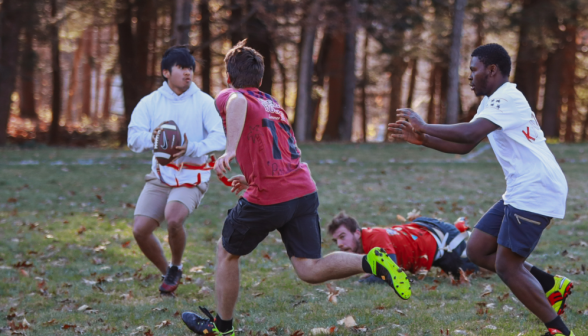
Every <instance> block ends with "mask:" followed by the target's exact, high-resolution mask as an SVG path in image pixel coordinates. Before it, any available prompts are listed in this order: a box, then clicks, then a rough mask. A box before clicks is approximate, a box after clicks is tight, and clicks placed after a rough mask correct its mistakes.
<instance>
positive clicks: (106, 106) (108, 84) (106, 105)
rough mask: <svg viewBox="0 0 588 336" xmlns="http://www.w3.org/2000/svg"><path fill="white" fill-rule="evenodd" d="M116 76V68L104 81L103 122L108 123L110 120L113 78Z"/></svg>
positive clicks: (108, 72)
mask: <svg viewBox="0 0 588 336" xmlns="http://www.w3.org/2000/svg"><path fill="white" fill-rule="evenodd" d="M113 75H114V68H113V69H109V70H108V71H107V72H106V80H105V81H104V101H103V102H102V120H103V121H108V119H110V92H111V90H112V77H113Z"/></svg>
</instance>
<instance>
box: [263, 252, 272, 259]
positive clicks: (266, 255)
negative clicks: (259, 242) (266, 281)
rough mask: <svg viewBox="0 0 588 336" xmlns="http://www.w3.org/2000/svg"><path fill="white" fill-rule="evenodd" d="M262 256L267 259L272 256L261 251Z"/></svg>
mask: <svg viewBox="0 0 588 336" xmlns="http://www.w3.org/2000/svg"><path fill="white" fill-rule="evenodd" d="M263 257H264V258H265V259H267V260H272V257H271V256H270V255H269V254H268V253H267V252H264V253H263Z"/></svg>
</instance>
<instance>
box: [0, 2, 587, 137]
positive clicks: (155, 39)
mask: <svg viewBox="0 0 588 336" xmlns="http://www.w3.org/2000/svg"><path fill="white" fill-rule="evenodd" d="M586 3H588V1H585V0H562V1H554V0H512V1H506V0H497V1H483V0H470V1H467V0H377V1H376V0H92V1H90V0H24V1H23V0H0V145H4V144H6V143H7V142H8V143H19V144H23V143H24V144H34V143H48V144H52V145H54V144H60V145H75V146H121V145H124V144H125V143H126V130H127V127H126V126H127V125H128V122H129V120H130V115H131V113H132V111H133V108H134V107H135V105H136V104H137V103H138V101H139V100H140V99H141V98H142V97H144V96H145V95H147V94H149V93H150V92H152V91H153V90H155V89H157V88H158V87H159V86H160V85H161V83H162V78H161V71H160V61H161V57H162V54H163V52H164V51H165V50H166V49H167V48H169V47H170V46H173V45H178V44H182V45H188V46H189V47H190V49H191V50H192V51H193V55H194V57H195V58H196V59H197V61H198V62H197V68H196V75H195V82H196V84H197V85H198V86H199V87H200V88H201V89H202V90H203V91H205V92H207V93H209V94H210V95H212V96H213V97H214V96H215V95H216V94H218V93H219V92H220V90H222V89H223V88H224V87H226V79H225V71H224V63H223V56H224V53H225V52H226V51H227V50H228V49H230V48H231V46H232V45H234V44H235V43H236V42H238V41H239V40H241V39H244V38H247V39H248V45H249V46H251V47H253V48H255V49H257V50H258V51H259V52H260V53H261V54H262V55H263V56H264V58H265V63H266V72H265V74H264V79H263V84H262V87H261V89H262V90H263V91H265V92H268V93H271V94H272V95H274V96H275V97H276V98H277V99H278V101H280V103H281V104H282V105H283V106H284V108H285V109H286V111H287V113H288V115H289V117H290V121H291V123H292V124H293V127H294V128H295V132H296V136H297V139H298V141H343V142H349V141H353V142H382V141H390V139H389V138H388V136H387V134H386V127H385V125H386V123H387V122H390V121H394V120H395V118H396V117H395V110H396V109H397V108H399V107H412V108H413V109H415V110H416V111H417V112H419V113H420V114H421V115H422V116H423V117H424V118H425V119H426V120H427V121H428V122H432V123H455V122H458V121H468V120H469V119H471V118H472V116H473V114H475V112H476V108H477V106H478V104H479V98H476V97H475V96H474V95H473V93H472V92H470V90H469V85H468V80H467V77H468V75H469V61H470V54H471V52H472V50H473V49H474V48H475V47H476V46H479V45H482V44H485V43H491V42H495V43H500V44H502V45H503V46H504V47H505V48H506V49H507V50H508V51H509V53H510V55H511V57H512V59H513V64H514V66H513V71H512V72H511V80H512V81H513V82H515V83H516V84H517V85H518V88H519V89H520V90H521V91H522V92H523V93H524V94H525V96H526V97H527V99H528V101H529V103H530V105H531V107H532V108H533V110H534V111H535V112H536V114H537V119H538V120H539V122H540V124H541V125H542V128H543V130H544V132H545V134H546V136H547V137H548V138H549V139H550V141H551V142H560V141H565V142H578V141H584V140H586V137H587V136H588V135H587V132H588V108H587V106H588V104H587V100H588V79H587V67H588V57H587V56H588V30H587V23H588V20H587V15H586V14H587V9H586Z"/></svg>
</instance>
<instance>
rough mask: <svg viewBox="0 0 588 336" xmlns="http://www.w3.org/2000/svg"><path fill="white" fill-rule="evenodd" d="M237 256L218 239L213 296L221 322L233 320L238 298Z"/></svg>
mask: <svg viewBox="0 0 588 336" xmlns="http://www.w3.org/2000/svg"><path fill="white" fill-rule="evenodd" d="M239 258H240V257H239V256H236V255H233V254H230V253H229V252H227V250H225V248H224V247H223V243H222V239H219V241H218V244H217V250H216V272H215V276H214V278H215V279H214V280H215V289H214V291H215V294H216V308H217V312H218V315H219V316H220V317H221V318H222V319H223V320H230V319H232V318H233V311H234V310H235V305H236V304H237V299H238V297H239Z"/></svg>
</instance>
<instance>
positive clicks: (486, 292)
mask: <svg viewBox="0 0 588 336" xmlns="http://www.w3.org/2000/svg"><path fill="white" fill-rule="evenodd" d="M490 293H492V285H486V287H484V291H483V292H482V295H480V296H481V297H484V296H488V295H490Z"/></svg>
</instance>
